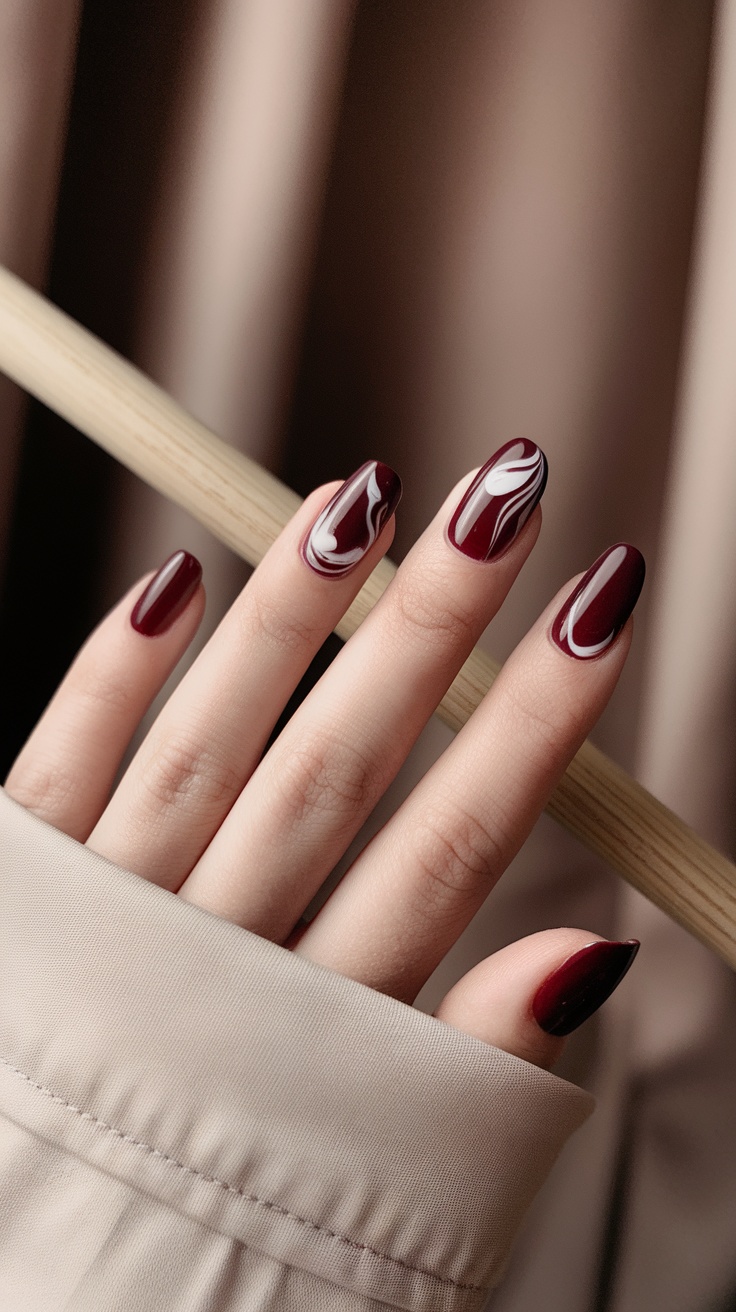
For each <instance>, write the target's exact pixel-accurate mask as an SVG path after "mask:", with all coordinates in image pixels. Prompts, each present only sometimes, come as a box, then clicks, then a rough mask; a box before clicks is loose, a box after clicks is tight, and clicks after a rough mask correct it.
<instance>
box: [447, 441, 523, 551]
mask: <svg viewBox="0 0 736 1312" xmlns="http://www.w3.org/2000/svg"><path fill="white" fill-rule="evenodd" d="M546 483H547V459H546V456H545V454H544V452H543V451H541V450H540V449H539V447H538V446H537V445H536V444H535V443H534V442H528V441H527V439H526V438H525V437H520V438H516V439H514V441H512V442H507V443H506V445H505V446H502V447H499V449H498V451H496V452H494V454H493V455H492V456H491V458H490V460H487V461H486V463H485V464H484V466H483V468H482V469H480V470H479V471H478V473H477V474H476V476H475V478H474V479H473V482H472V483H471V484H470V487H469V488H468V490H467V492H466V493H465V494H464V496H463V498H462V500H461V501H460V503H459V505H458V507H457V510H456V511H455V513H454V515H453V516H452V519H451V520H450V523H449V525H448V528H447V536H448V538H449V539H450V542H451V543H452V545H453V547H457V549H458V551H462V553H463V555H465V556H470V557H471V558H472V559H473V560H493V559H494V558H495V557H496V556H499V555H500V554H501V552H502V551H504V550H505V549H506V547H508V546H509V544H510V543H511V542H513V540H514V538H515V537H516V536H517V534H518V533H520V532H521V530H522V528H523V527H524V525H525V524H526V521H527V520H528V518H529V516H530V515H531V513H532V511H533V509H534V507H535V506H536V505H537V504H538V502H539V501H540V500H541V496H542V493H543V492H544V489H545V486H546Z"/></svg>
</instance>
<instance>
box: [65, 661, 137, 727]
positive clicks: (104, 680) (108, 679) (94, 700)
mask: <svg viewBox="0 0 736 1312" xmlns="http://www.w3.org/2000/svg"><path fill="white" fill-rule="evenodd" d="M71 691H72V692H73V694H74V697H75V699H78V700H79V702H80V703H82V705H83V706H85V707H88V708H89V709H90V710H91V711H92V712H93V713H94V712H97V711H100V712H103V713H105V714H109V713H110V712H112V713H113V714H117V715H120V716H123V717H124V716H127V715H129V714H130V712H131V710H132V709H133V706H134V698H133V689H132V687H131V686H130V684H129V683H126V680H125V677H124V676H122V675H121V672H120V671H112V670H102V669H90V668H87V669H84V670H80V671H79V673H78V676H77V678H76V679H75V680H74V683H73V684H72V686H71Z"/></svg>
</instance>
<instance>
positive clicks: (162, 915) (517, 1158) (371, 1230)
mask: <svg viewBox="0 0 736 1312" xmlns="http://www.w3.org/2000/svg"><path fill="white" fill-rule="evenodd" d="M0 844H1V846H0V852H1V856H0V889H1V890H2V891H1V893H0V939H1V940H2V948H1V949H0V963H1V964H0V971H1V976H0V1116H2V1118H3V1120H2V1121H0V1191H1V1192H2V1196H3V1198H4V1200H5V1203H6V1204H7V1205H6V1207H4V1208H3V1209H0V1291H2V1289H3V1285H4V1287H5V1291H6V1293H5V1296H4V1297H3V1298H2V1299H0V1301H2V1304H3V1307H8V1308H9V1309H10V1312H13V1309H14V1308H15V1307H16V1304H12V1305H11V1304H9V1303H8V1302H7V1297H8V1291H9V1290H11V1289H13V1290H17V1289H19V1284H18V1282H19V1280H21V1275H19V1272H21V1271H22V1270H23V1269H28V1270H29V1271H30V1270H31V1269H34V1270H35V1273H36V1274H34V1276H33V1279H37V1271H38V1268H39V1263H40V1262H41V1257H43V1263H42V1265H43V1268H44V1270H45V1272H46V1279H47V1286H43V1290H44V1296H46V1294H47V1293H48V1297H49V1301H48V1304H47V1306H48V1307H50V1308H52V1307H53V1308H57V1307H64V1308H74V1309H77V1308H82V1307H85V1308H86V1307H87V1306H89V1307H92V1306H95V1302H94V1300H95V1297H97V1299H98V1303H97V1306H103V1305H104V1306H112V1304H111V1303H109V1302H107V1303H105V1302H104V1299H103V1301H99V1300H100V1299H102V1296H103V1294H104V1293H105V1291H106V1282H107V1288H108V1289H109V1288H110V1283H112V1286H113V1287H114V1288H115V1290H116V1291H118V1292H117V1297H118V1302H117V1303H115V1306H118V1305H119V1306H121V1307H122V1306H125V1307H126V1309H129V1310H130V1312H142V1310H143V1309H148V1308H149V1307H150V1308H153V1307H154V1306H155V1307H156V1310H157V1312H165V1309H166V1308H169V1307H170V1308H172V1309H174V1308H177V1309H179V1308H180V1307H183V1306H184V1305H185V1304H184V1302H183V1300H182V1297H181V1290H179V1292H178V1293H177V1292H176V1291H177V1279H178V1275H177V1273H179V1274H180V1273H181V1271H182V1269H183V1268H182V1261H183V1260H184V1259H183V1254H186V1255H187V1256H186V1260H187V1262H189V1261H191V1260H193V1257H194V1256H196V1254H197V1251H198V1250H201V1253H200V1256H201V1257H202V1260H203V1262H204V1264H205V1266H207V1267H208V1276H207V1279H206V1280H203V1284H202V1299H201V1302H199V1301H197V1300H196V1299H194V1298H193V1297H192V1290H193V1288H194V1285H193V1284H192V1283H191V1282H190V1283H189V1285H188V1291H189V1292H188V1299H187V1302H186V1306H187V1307H192V1308H198V1307H200V1306H201V1307H202V1309H204V1308H205V1307H207V1309H208V1312H209V1310H210V1309H212V1308H213V1307H217V1308H218V1309H221V1308H222V1309H225V1308H231V1307H233V1308H234V1307H236V1306H237V1308H238V1309H241V1308H243V1307H245V1308H248V1307H254V1308H255V1307H258V1308H279V1309H282V1308H285V1307H287V1306H289V1307H290V1306H291V1305H292V1304H291V1302H290V1301H289V1299H290V1297H291V1296H290V1295H289V1296H288V1297H287V1296H286V1295H285V1294H284V1292H283V1289H282V1290H281V1293H279V1292H274V1291H278V1290H279V1288H280V1287H281V1286H280V1282H279V1280H278V1279H276V1275H278V1274H279V1273H280V1274H281V1276H284V1270H283V1268H284V1267H285V1266H288V1268H290V1270H291V1275H290V1279H291V1278H292V1277H293V1279H294V1280H298V1281H300V1282H301V1284H300V1293H299V1295H298V1297H297V1296H296V1295H295V1296H294V1300H295V1301H294V1304H293V1305H294V1306H295V1307H297V1306H303V1307H306V1306H309V1307H310V1309H311V1308H312V1307H314V1308H318V1309H321V1308H325V1309H328V1308H329V1309H330V1310H331V1312H337V1310H339V1309H342V1308H345V1309H348V1308H349V1309H352V1308H356V1309H357V1308H364V1307H366V1308H367V1307H370V1306H371V1301H370V1300H376V1301H377V1303H378V1304H379V1305H380V1304H385V1305H388V1306H390V1307H397V1308H406V1309H412V1310H414V1312H429V1310H430V1309H432V1310H434V1309H438V1310H439V1309H441V1310H442V1312H444V1310H445V1309H447V1310H448V1312H449V1310H452V1312H455V1309H457V1310H458V1312H459V1310H460V1309H463V1310H464V1309H476V1308H480V1307H481V1306H482V1304H483V1301H484V1299H485V1296H486V1294H487V1291H488V1289H489V1288H491V1287H492V1286H493V1285H494V1284H496V1283H497V1281H498V1279H499V1278H500V1276H501V1274H502V1272H503V1269H504V1266H505V1263H506V1260H507V1256H508V1252H509V1246H510V1244H511V1241H512V1239H513V1235H514V1233H515V1231H516V1229H517V1227H518V1224H519V1222H520V1220H521V1218H522V1216H523V1215H524V1213H525V1211H526V1209H527V1207H528V1205H529V1203H530V1201H531V1199H532V1198H533V1196H534V1194H535V1192H536V1190H537V1189H538V1187H539V1185H540V1184H541V1182H542V1181H543V1180H544V1178H545V1176H546V1175H547V1173H548V1171H549V1169H550V1167H551V1165H552V1163H553V1162H554V1160H555V1158H556V1157H557V1155H558V1153H559V1151H560V1149H561V1148H562V1146H563V1144H564V1143H565V1141H566V1139H567V1138H568V1136H569V1135H570V1134H571V1133H572V1132H573V1130H574V1129H575V1128H576V1127H577V1126H578V1125H580V1124H581V1123H582V1122H583V1121H584V1120H585V1119H586V1118H587V1116H588V1115H589V1114H590V1111H591V1110H592V1106H593V1100H592V1098H591V1097H590V1095H589V1094H587V1093H585V1092H584V1091H583V1090H581V1089H579V1088H577V1087H575V1086H573V1085H571V1084H568V1083H567V1082H565V1081H563V1080H561V1079H559V1078H557V1077H556V1076H554V1075H551V1074H549V1073H547V1072H545V1071H542V1070H539V1069H538V1068H537V1067H535V1066H532V1065H530V1064H528V1063H527V1062H524V1061H521V1060H519V1059H517V1058H515V1057H511V1056H509V1055H508V1054H506V1053H504V1052H501V1051H500V1050H498V1049H495V1048H492V1047H490V1046H488V1045H486V1044H484V1043H482V1042H480V1041H479V1040H477V1039H474V1038H471V1037H469V1036H467V1035H464V1034H462V1033H461V1032H460V1031H459V1030H456V1029H455V1028H454V1027H452V1026H449V1025H447V1024H444V1023H443V1022H441V1021H438V1020H436V1019H435V1018H434V1017H431V1016H428V1015H426V1014H424V1013H423V1012H420V1011H418V1010H416V1009H415V1008H412V1007H408V1006H406V1005H405V1004H404V1003H401V1002H398V1001H396V1000H395V999H393V998H389V997H386V996H384V995H383V994H380V993H377V992H375V991H374V990H372V989H369V988H366V987H365V986H364V985H362V984H358V983H356V982H355V981H353V980H349V979H346V978H344V977H343V976H341V975H338V974H336V973H335V972H333V971H330V970H327V969H326V968H323V967H320V966H317V965H315V964H314V963H312V962H309V961H306V960H304V959H303V958H301V957H298V956H295V955H294V954H293V953H291V952H288V951H286V950H285V949H284V948H282V947H280V946H278V945H276V944H274V943H271V942H269V941H267V940H265V939H262V938H259V937H258V936H257V935H254V934H252V933H250V932H249V931H247V930H244V929H242V928H240V927H239V926H237V925H234V924H232V923H230V922H228V921H225V920H222V919H220V918H219V917H217V916H214V915H212V914H211V913H210V912H207V911H205V910H202V909H201V908H198V907H196V906H193V905H191V904H189V903H186V902H184V901H183V900H182V899H180V898H178V897H176V896H175V895H174V894H172V893H170V892H168V891H167V890H165V889H162V888H159V887H158V886H157V885H154V884H151V883H150V882H148V881H146V880H144V879H141V878H139V877H138V876H137V875H135V874H133V873H132V872H130V871H127V870H125V869H122V868H120V867H118V866H116V865H114V864H113V863H111V862H109V861H107V860H105V859H104V858H102V857H100V856H98V855H97V854H96V853H94V852H92V851H90V850H89V849H88V848H87V847H85V846H83V845H81V844H79V843H77V842H75V841H74V840H73V839H70V838H68V837H67V836H66V835H63V834H61V833H60V832H59V831H57V830H55V829H54V828H52V827H51V826H50V825H47V824H46V823H44V822H43V821H41V820H40V819H38V818H37V817H36V816H34V815H32V814H31V813H30V812H28V811H26V810H25V808H23V807H22V806H20V805H19V804H18V803H16V802H15V801H13V800H12V799H11V798H10V797H9V796H8V795H7V794H6V793H5V792H4V791H3V790H2V789H0ZM41 1146H42V1147H41ZM24 1154H27V1161H28V1169H27V1170H26V1169H24V1165H23V1163H24V1161H25V1160H26V1158H25V1157H24ZM39 1154H40V1157H39ZM39 1182H40V1183H39ZM121 1190H122V1191H123V1192H122V1193H121ZM123 1195H124V1198H125V1202H124V1205H123V1203H122V1202H121V1199H122V1198H123ZM133 1199H134V1205H133V1201H132V1200H133ZM106 1207H109V1208H111V1209H112V1211H111V1215H114V1217H115V1218H116V1225H118V1224H120V1217H121V1216H123V1215H124V1216H128V1217H129V1218H130V1217H132V1216H135V1217H137V1222H136V1229H135V1235H136V1238H135V1241H134V1242H132V1243H131V1244H130V1245H129V1246H128V1247H126V1246H125V1244H123V1243H122V1241H121V1242H120V1243H119V1244H118V1245H117V1246H116V1243H115V1242H114V1240H113V1239H112V1238H111V1237H110V1233H109V1227H107V1228H106V1226H105V1225H101V1228H100V1234H99V1238H100V1243H99V1245H97V1246H96V1245H95V1243H94V1242H92V1240H91V1238H90V1236H91V1235H92V1234H93V1233H94V1232H95V1229H96V1224H97V1223H98V1222H99V1221H100V1218H101V1217H102V1216H103V1215H104V1213H105V1209H106ZM29 1208H30V1211H31V1212H32V1214H33V1217H34V1221H33V1224H30V1225H26V1226H25V1227H19V1226H18V1224H17V1218H18V1217H19V1216H20V1215H23V1214H26V1215H27V1214H28V1213H29ZM14 1218H15V1220H14ZM74 1218H76V1225H75V1224H74ZM79 1226H81V1227H82V1230H81V1231H80V1230H79V1229H78V1227H79ZM85 1227H86V1228H85ZM80 1234H81V1235H82V1236H83V1238H81V1239H80ZM65 1236H66V1240H65V1239H64V1237H65ZM172 1236H173V1238H172ZM163 1239H166V1242H165V1243H162V1242H157V1240H158V1241H162V1240H163ZM185 1240H186V1242H185ZM218 1245H220V1246H222V1245H225V1246H226V1247H227V1250H228V1252H229V1253H230V1258H229V1260H235V1259H234V1257H233V1253H234V1251H235V1249H236V1248H237V1250H238V1252H239V1253H240V1257H239V1258H238V1261H239V1262H240V1263H241V1264H245V1265H246V1266H247V1268H248V1271H247V1273H246V1275H245V1276H244V1277H243V1278H244V1279H245V1281H246V1284H245V1286H244V1287H245V1288H246V1289H247V1290H252V1291H253V1292H252V1301H248V1300H249V1295H248V1294H247V1293H246V1296H245V1301H243V1292H242V1291H243V1286H242V1284H241V1285H240V1286H239V1287H240V1293H239V1294H238V1296H237V1297H238V1301H237V1302H235V1301H232V1295H231V1293H229V1292H227V1291H228V1290H230V1291H232V1289H234V1288H235V1284H234V1283H233V1282H232V1281H226V1284H225V1285H224V1286H223V1292H222V1293H221V1295H220V1297H219V1300H218V1301H216V1302H215V1303H213V1302H212V1301H211V1299H212V1288H213V1286H212V1263H215V1262H216V1260H219V1258H217V1259H216V1257H215V1253H216V1251H218V1252H219V1251H220V1249H219V1248H218ZM222 1251H224V1249H223V1250H222ZM160 1253H164V1254H165V1253H171V1254H174V1253H176V1254H178V1255H179V1256H178V1257H177V1258H176V1260H174V1259H172V1261H173V1266H172V1270H171V1277H170V1279H169V1281H168V1282H167V1281H165V1280H164V1288H168V1289H169V1290H170V1291H171V1301H170V1302H168V1301H167V1299H166V1295H165V1293H162V1292H161V1289H159V1290H158V1292H157V1293H156V1295H155V1299H154V1297H153V1295H152V1294H151V1288H152V1286H151V1283H150V1282H151V1279H152V1276H151V1270H152V1269H153V1268H155V1269H156V1271H157V1275H158V1277H160V1276H161V1268H160V1266H158V1265H157V1264H158V1263H159V1254H160ZM125 1254H127V1259H126V1260H127V1266H126V1264H125V1260H123V1256H122V1255H125ZM21 1257H23V1260H21ZM160 1260H161V1261H164V1262H165V1258H161V1259H160ZM121 1263H122V1269H121ZM108 1264H109V1265H108ZM243 1269H245V1268H243ZM106 1271H107V1274H106ZM267 1271H269V1272H270V1273H271V1276H269V1278H268V1279H266V1275H265V1273H266V1272H267ZM92 1272H93V1273H94V1274H91V1273H92ZM113 1272H114V1274H113ZM144 1272H145V1274H144ZM296 1273H299V1274H296ZM241 1274H242V1273H241ZM271 1277H273V1278H271ZM30 1278H31V1277H30V1276H29V1279H30ZM192 1279H194V1277H192ZM264 1280H266V1283H265V1285H264V1283H263V1282H264ZM304 1281H306V1282H307V1283H306V1285H304ZM195 1283H196V1281H195ZM236 1283H237V1282H236ZM29 1288H30V1285H29ZM33 1288H34V1289H37V1286H35V1285H34V1286H33ZM82 1288H84V1289H85V1294H84V1300H82V1301H74V1298H73V1297H72V1295H71V1293H70V1292H69V1291H71V1290H73V1289H77V1290H79V1289H82ZM307 1288H308V1290H309V1293H308V1295H305V1292H304V1290H305V1289H307ZM57 1290H58V1291H62V1290H65V1291H66V1292H65V1293H64V1294H63V1296H62V1294H61V1293H60V1292H59V1293H57V1301H56V1302H54V1291H57ZM121 1290H122V1291H123V1293H120V1292H119V1291H121ZM269 1290H271V1292H270V1293H269V1292H268V1291H269ZM146 1291H148V1292H146ZM17 1297H18V1300H19V1301H18V1303H17V1307H18V1308H21V1307H25V1306H26V1304H24V1303H23V1302H22V1301H20V1300H21V1298H22V1295H21V1293H18V1294H17ZM80 1298H81V1296H80ZM307 1299H308V1301H307ZM274 1300H275V1301H274ZM27 1305H28V1306H31V1304H30V1303H28V1304H27ZM33 1307H34V1310H35V1309H36V1308H38V1307H39V1304H38V1302H36V1303H34V1304H33Z"/></svg>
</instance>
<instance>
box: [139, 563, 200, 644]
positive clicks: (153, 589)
mask: <svg viewBox="0 0 736 1312" xmlns="http://www.w3.org/2000/svg"><path fill="white" fill-rule="evenodd" d="M201 577H202V566H201V565H200V563H199V561H198V560H197V558H196V556H192V555H190V554H189V552H188V551H175V552H174V554H173V556H169V559H168V560H167V561H166V562H165V563H164V564H163V565H162V566H161V568H160V570H159V571H158V574H155V575H154V576H153V578H152V579H151V582H150V583H149V584H148V587H147V588H146V589H145V591H143V592H142V593H141V595H140V597H139V598H138V600H137V602H136V603H135V606H134V607H133V610H132V613H131V616H130V622H131V624H132V625H133V628H134V629H135V630H136V631H137V632H138V633H143V634H145V636H146V637H147V638H155V637H157V636H158V634H159V633H165V632H166V630H167V629H168V628H170V627H171V625H172V624H173V623H174V620H175V619H176V618H177V616H179V615H181V613H182V611H183V610H184V608H185V606H186V605H187V602H188V601H190V599H191V598H192V597H193V596H194V593H195V592H196V591H197V588H198V587H199V581H200V579H201Z"/></svg>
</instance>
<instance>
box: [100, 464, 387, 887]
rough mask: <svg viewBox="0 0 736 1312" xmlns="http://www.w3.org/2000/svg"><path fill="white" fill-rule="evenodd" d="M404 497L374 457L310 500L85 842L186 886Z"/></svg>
mask: <svg viewBox="0 0 736 1312" xmlns="http://www.w3.org/2000/svg"><path fill="white" fill-rule="evenodd" d="M400 495H401V482H400V480H399V477H398V475H397V474H395V473H394V471H393V470H391V469H389V468H388V466H386V465H383V464H380V463H379V462H378V461H375V460H372V461H367V462H366V463H365V464H364V465H362V466H361V468H360V469H359V470H357V471H356V472H355V474H353V475H352V477H351V478H349V479H347V480H346V481H345V482H344V483H338V484H336V483H331V484H327V485H325V486H323V487H320V488H318V489H317V490H316V491H315V492H313V493H312V495H311V496H309V497H308V498H307V499H306V501H305V502H304V503H303V505H302V506H301V507H300V508H299V510H298V511H297V512H296V514H295V515H294V516H293V518H292V519H291V520H290V521H289V523H288V524H287V525H286V527H285V528H284V530H283V531H282V532H281V533H280V534H279V536H278V538H277V539H276V541H275V542H274V543H273V545H272V546H271V548H270V549H269V551H268V552H267V553H266V555H265V556H264V558H263V560H262V561H261V563H260V564H259V566H258V568H257V569H256V570H255V571H254V573H253V574H252V576H251V578H250V579H249V581H248V583H247V584H246V586H245V588H244V589H243V591H242V592H241V593H240V595H239V597H237V598H236V600H235V602H234V603H233V605H232V606H231V608H230V610H229V611H228V612H227V614H226V615H225V617H224V618H223V619H222V621H221V622H220V624H219V626H218V628H217V629H216V631H215V633H214V634H213V636H212V637H211V638H210V640H209V642H208V643H207V645H206V646H205V647H204V649H203V650H202V651H201V652H200V654H199V656H198V657H197V660H196V661H195V662H194V663H193V665H192V667H191V668H190V669H189V670H188V672H187V674H186V675H185V676H184V678H183V679H182V681H181V683H180V684H179V686H178V688H176V689H175V691H174V693H173V694H172V696H171V697H170V698H169V700H168V702H167V703H166V705H165V707H164V708H163V710H162V711H161V713H160V714H159V716H158V717H157V719H156V721H155V723H154V724H153V726H152V727H151V729H150V731H149V733H148V734H147V736H146V738H145V739H144V741H143V743H142V744H141V746H140V748H139V749H138V752H137V753H136V755H135V757H134V759H133V761H132V762H131V763H130V765H129V767H128V769H127V770H126V772H125V775H124V776H123V778H122V780H121V781H120V784H119V785H118V787H117V789H116V790H115V793H114V795H113V797H112V799H111V800H110V803H109V804H108V806H107V807H106V809H105V811H104V813H103V815H102V816H101V817H100V819H99V821H98V823H97V824H96V825H95V828H94V830H93V831H92V833H91V834H90V836H89V839H88V846H90V847H92V848H93V849H94V850H95V851H96V852H99V853H100V854H101V855H102V856H105V857H108V858H109V859H110V860H112V861H115V862H116V863H117V864H119V865H123V866H125V867H126V868H127V869H129V870H134V871H136V873H137V874H139V875H142V876H143V877H144V878H146V879H150V880H151V881H153V882H154V883H157V884H162V885H163V886H164V887H166V888H169V889H177V888H178V887H179V885H180V884H181V883H182V882H183V880H184V879H185V878H186V876H187V874H188V873H189V871H190V869H191V868H192V866H193V865H194V863H195V862H196V860H197V858H198V857H199V855H200V853H201V852H202V851H203V849H204V848H206V846H207V844H208V843H209V842H210V840H211V838H212V837H213V835H214V834H215V833H216V831H217V829H218V827H219V825H220V824H221V823H222V821H223V819H224V817H225V816H226V815H227V812H228V811H229V810H230V807H231V806H232V804H233V802H234V800H235V798H236V797H237V795H238V793H239V792H240V790H241V788H242V787H243V785H244V784H245V782H246V781H247V779H248V777H249V776H250V774H251V772H252V771H253V769H254V768H255V766H256V764H257V762H258V760H259V757H260V756H261V754H262V753H263V750H264V747H265V745H266V742H267V740H268V736H269V734H270V733H271V730H272V729H273V726H274V724H275V723H276V721H277V719H278V717H279V715H280V714H281V712H282V711H283V709H284V706H285V705H286V703H287V701H288V699H289V697H290V696H291V694H292V692H293V691H294V689H295V688H296V686H297V684H298V682H299V680H300V679H301V677H302V675H303V674H304V672H305V671H306V669H307V667H308V666H309V663H310V661H311V660H312V658H313V657H314V655H315V654H316V652H317V651H318V649H319V648H320V646H321V645H322V643H323V642H324V641H325V639H326V638H327V637H328V636H329V634H330V633H331V632H332V630H333V629H334V627H335V625H336V624H337V622H338V621H339V619H340V618H341V616H342V615H343V614H344V613H345V611H346V610H347V609H348V607H349V605H350V604H351V602H352V601H353V598H354V597H355V596H356V595H357V593H358V592H359V591H360V589H361V587H362V586H363V583H364V582H365V580H366V578H367V577H368V575H369V574H370V573H371V571H372V570H373V568H374V567H375V565H376V564H377V563H378V561H379V560H380V558H381V556H382V555H383V554H384V552H385V551H386V550H387V549H388V547H389V546H390V544H391V540H392V537H393V527H394V520H393V513H394V511H395V509H396V506H397V505H398V502H399V498H400Z"/></svg>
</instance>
